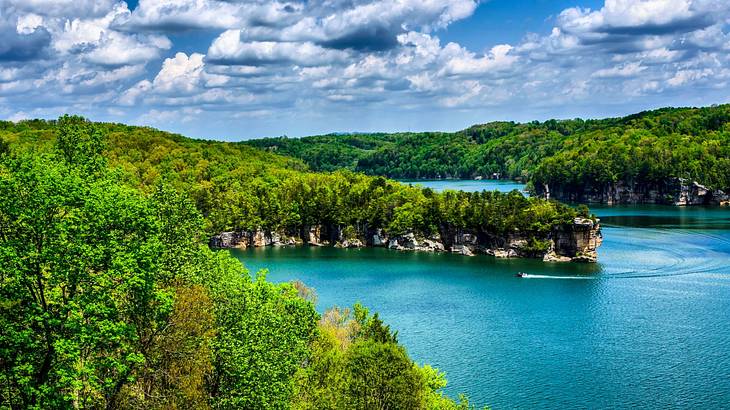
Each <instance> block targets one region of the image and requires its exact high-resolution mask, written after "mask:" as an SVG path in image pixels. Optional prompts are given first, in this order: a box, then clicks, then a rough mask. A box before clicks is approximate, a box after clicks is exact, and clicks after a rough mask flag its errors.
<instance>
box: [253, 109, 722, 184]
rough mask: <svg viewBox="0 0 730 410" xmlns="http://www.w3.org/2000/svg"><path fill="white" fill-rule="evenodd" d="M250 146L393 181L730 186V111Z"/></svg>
mask: <svg viewBox="0 0 730 410" xmlns="http://www.w3.org/2000/svg"><path fill="white" fill-rule="evenodd" d="M246 144H248V145H251V146H255V147H258V148H263V149H266V150H269V151H273V152H278V153H281V154H285V155H290V156H293V157H296V158H300V159H302V160H303V161H304V162H305V163H307V164H308V165H309V166H310V167H311V168H312V169H313V170H323V171H328V170H335V169H342V168H344V169H350V170H353V171H358V172H363V173H366V174H369V175H383V176H388V177H391V178H449V177H453V178H474V177H477V176H482V177H485V178H490V177H492V176H494V175H495V174H497V175H499V177H501V178H511V179H517V180H522V181H526V182H527V181H529V182H532V183H533V184H535V185H541V184H545V183H547V184H550V185H551V186H556V187H562V188H563V189H568V190H570V189H582V188H583V187H585V186H600V185H605V184H611V183H616V182H619V181H622V182H624V183H627V184H633V183H645V184H651V183H655V182H661V181H664V180H666V179H668V178H672V177H681V178H687V179H690V180H695V181H698V182H700V183H702V184H705V185H707V186H709V187H711V188H714V189H725V190H727V189H728V188H730V105H721V106H713V107H707V108H665V109H659V110H655V111H647V112H642V113H638V114H635V115H630V116H627V117H623V118H609V119H602V120H581V119H575V120H550V121H545V122H537V121H535V122H530V123H524V124H518V123H514V122H493V123H488V124H483V125H475V126H473V127H470V128H468V129H466V130H463V131H459V132H455V133H435V132H426V133H397V134H346V135H334V134H333V135H323V136H314V137H306V138H301V139H296V138H286V137H280V138H265V139H259V140H252V141H247V142H246Z"/></svg>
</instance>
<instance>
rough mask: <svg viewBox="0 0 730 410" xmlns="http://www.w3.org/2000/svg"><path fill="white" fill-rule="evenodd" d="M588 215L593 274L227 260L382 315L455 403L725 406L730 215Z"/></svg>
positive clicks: (476, 264)
mask: <svg viewBox="0 0 730 410" xmlns="http://www.w3.org/2000/svg"><path fill="white" fill-rule="evenodd" d="M436 182H438V183H439V184H442V185H441V186H439V187H434V189H439V190H440V189H443V188H445V187H448V184H449V183H451V182H454V183H459V182H460V181H436ZM462 182H463V181H462ZM492 182H493V181H492ZM419 183H420V181H419ZM469 183H470V184H472V186H476V187H475V188H474V190H479V189H480V187H481V186H485V185H487V184H489V183H490V181H469ZM424 185H425V184H424ZM461 189H463V188H461ZM488 189H494V188H488ZM592 210H593V212H595V213H596V214H598V216H599V217H600V218H601V219H602V225H603V232H604V237H605V240H604V243H603V246H602V247H601V248H600V249H599V253H600V259H599V263H598V264H593V265H581V264H550V263H543V262H541V261H535V260H525V259H512V260H498V259H495V258H492V257H488V256H474V257H464V256H460V255H451V254H431V253H417V252H397V251H390V250H386V249H380V248H365V249H334V248H316V247H291V248H289V247H284V248H254V249H247V250H233V251H232V252H233V254H234V255H235V256H236V257H238V258H239V259H240V260H241V261H242V262H243V263H244V264H245V265H246V266H247V267H248V268H250V269H252V270H258V269H262V268H268V269H269V271H270V273H269V276H268V278H269V279H270V280H272V281H275V282H280V281H289V280H293V279H301V280H302V281H304V282H305V283H307V285H309V286H312V287H314V288H315V289H316V291H317V294H318V295H319V301H318V309H319V310H320V311H322V310H324V309H326V308H328V307H330V306H333V305H337V306H350V305H352V304H353V303H354V302H356V301H360V302H362V303H363V304H364V305H366V306H368V307H369V308H370V309H372V310H374V311H377V312H379V314H380V316H381V318H382V319H383V320H384V321H385V322H386V323H388V324H390V325H391V327H392V328H393V329H397V330H398V338H399V340H400V341H401V342H402V343H403V344H404V345H405V346H406V347H407V348H408V351H409V353H410V355H411V357H413V358H414V360H416V361H418V362H421V363H423V362H425V363H429V364H431V365H433V366H435V367H438V368H439V369H441V370H443V371H445V372H446V374H447V378H448V380H449V387H448V388H447V393H448V394H450V395H452V396H456V394H458V393H460V392H463V393H466V394H468V395H469V396H470V398H471V399H472V401H473V402H475V403H478V404H489V405H491V406H492V407H493V408H495V409H503V408H515V407H520V408H535V407H540V408H576V409H577V408H606V407H611V408H626V407H649V408H684V407H690V408H722V407H725V406H727V404H728V403H730V326H728V319H730V268H729V266H730V210H728V209H721V208H677V207H662V206H633V207H632V206H623V207H595V206H594V207H592ZM518 271H524V272H528V273H529V274H530V277H529V278H517V277H515V276H514V274H515V273H516V272H518Z"/></svg>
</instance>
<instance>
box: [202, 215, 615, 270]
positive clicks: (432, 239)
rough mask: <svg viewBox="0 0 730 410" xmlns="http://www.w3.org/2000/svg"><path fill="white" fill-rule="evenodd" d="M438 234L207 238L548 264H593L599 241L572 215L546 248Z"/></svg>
mask: <svg viewBox="0 0 730 410" xmlns="http://www.w3.org/2000/svg"><path fill="white" fill-rule="evenodd" d="M441 231H442V232H441V233H439V234H435V235H432V236H428V237H425V236H422V235H418V234H416V233H413V232H409V233H406V234H403V235H388V233H387V232H386V231H384V230H383V229H364V230H362V231H361V232H355V234H354V236H353V235H352V234H351V235H350V237H345V235H344V234H343V232H342V229H340V228H339V227H327V226H312V227H303V228H301V229H300V230H299V231H298V232H297V233H296V235H293V234H292V233H291V232H268V231H264V230H255V231H243V232H223V233H221V234H218V235H215V236H214V237H212V238H211V240H210V246H211V247H214V248H247V247H261V246H285V245H298V244H308V245H311V246H327V245H333V246H336V247H340V248H360V247H365V246H371V247H386V248H389V249H394V250H399V251H422V252H452V253H458V254H461V255H466V256H472V255H475V254H487V255H492V256H494V257H497V258H519V257H525V258H541V259H543V260H544V261H548V262H570V261H575V262H596V260H597V258H598V253H597V249H598V247H599V246H600V245H601V242H602V239H603V238H602V236H601V227H600V225H599V223H598V221H593V220H591V219H586V218H576V219H575V220H574V221H573V223H572V224H570V225H567V226H560V227H556V228H555V229H553V231H552V232H551V233H550V235H549V237H548V238H546V239H545V240H544V241H543V242H545V244H546V245H547V248H536V247H535V246H530V243H529V241H528V238H526V237H522V236H519V235H510V236H509V237H506V238H504V237H499V236H493V235H490V234H488V233H485V232H471V231H464V230H460V229H450V228H448V227H442V229H441Z"/></svg>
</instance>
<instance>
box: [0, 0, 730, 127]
mask: <svg viewBox="0 0 730 410" xmlns="http://www.w3.org/2000/svg"><path fill="white" fill-rule="evenodd" d="M728 101H730V1H728V0H605V1H595V0H519V1H516V0H491V1H490V0H482V1H479V0H290V1H287V0H281V1H264V0H246V1H244V0H130V1H126V2H125V1H121V0H0V118H2V119H8V120H13V121H18V120H22V119H28V118H57V117H58V116H59V115H62V114H64V113H70V114H79V115H83V116H86V117H88V118H90V119H92V120H96V121H113V122H123V123H127V124H136V125H149V126H153V127H156V128H160V129H163V130H168V131H173V132H179V133H182V134H185V135H188V136H191V137H197V138H209V139H219V140H231V141H235V140H242V139H249V138H259V137H266V136H280V135H288V136H293V137H297V136H304V135H314V134H322V133H330V132H371V131H425V130H443V131H452V130H459V129H463V128H466V127H468V126H470V125H472V124H477V123H484V122H489V121H494V120H512V121H532V120H546V119H550V118H576V117H582V118H602V117H609V116H619V115H626V114H630V113H634V112H638V111H642V110H646V109H653V108H658V107H665V106H704V105H711V104H722V103H726V102H728Z"/></svg>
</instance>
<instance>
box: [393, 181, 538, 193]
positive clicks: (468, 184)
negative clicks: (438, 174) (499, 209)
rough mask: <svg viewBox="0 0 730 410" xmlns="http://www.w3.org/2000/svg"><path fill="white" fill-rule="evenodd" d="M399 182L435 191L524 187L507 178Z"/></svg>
mask: <svg viewBox="0 0 730 410" xmlns="http://www.w3.org/2000/svg"><path fill="white" fill-rule="evenodd" d="M400 182H402V183H404V184H409V185H421V186H422V187H424V188H431V189H433V190H435V191H443V190H444V189H455V190H459V191H466V192H479V191H484V190H487V191H501V192H510V191H512V190H514V189H516V190H518V191H522V190H523V189H525V185H524V184H519V183H517V182H514V181H509V180H505V179H502V180H494V179H483V180H479V181H477V180H471V179H434V180H424V179H419V180H409V179H404V180H400Z"/></svg>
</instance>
